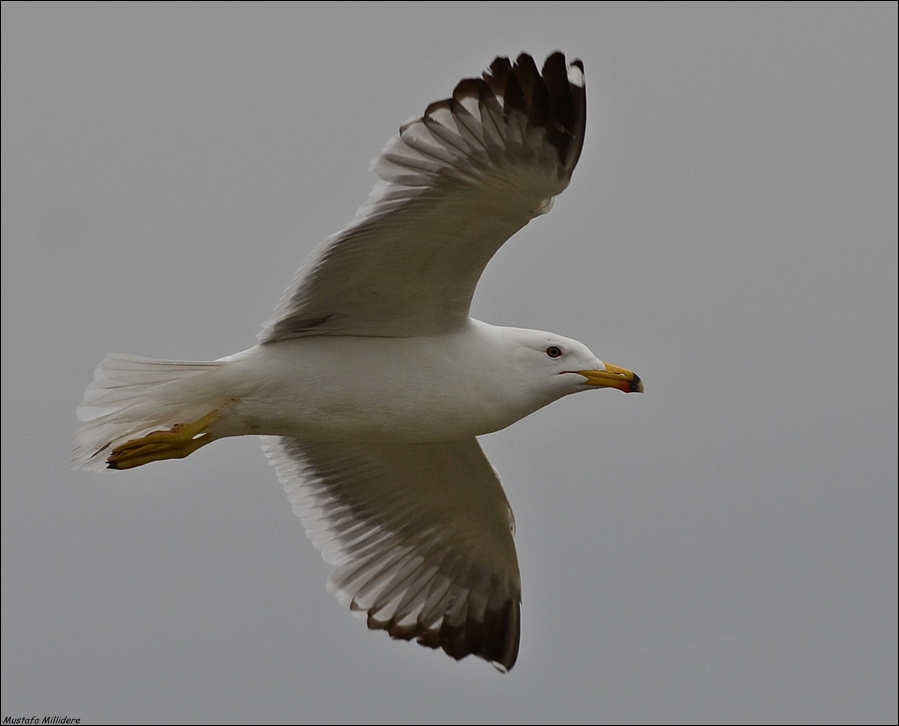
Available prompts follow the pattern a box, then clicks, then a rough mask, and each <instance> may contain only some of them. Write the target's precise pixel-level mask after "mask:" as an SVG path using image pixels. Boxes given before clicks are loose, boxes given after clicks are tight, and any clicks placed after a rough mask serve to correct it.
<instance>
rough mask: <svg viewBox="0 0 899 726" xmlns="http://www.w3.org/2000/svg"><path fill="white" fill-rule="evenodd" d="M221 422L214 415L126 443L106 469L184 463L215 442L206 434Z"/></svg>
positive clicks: (111, 456) (216, 414) (114, 455)
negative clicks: (207, 430) (186, 457)
mask: <svg viewBox="0 0 899 726" xmlns="http://www.w3.org/2000/svg"><path fill="white" fill-rule="evenodd" d="M218 418H219V412H218V411H213V412H212V413H210V414H207V415H206V416H204V417H203V418H201V419H199V420H198V421H194V422H193V423H186V424H175V425H174V426H172V428H170V429H168V430H167V431H153V432H151V433H149V434H147V435H146V436H142V437H141V438H139V439H132V440H131V441H126V442H125V443H124V444H122V445H121V446H118V447H116V448H115V449H113V450H112V453H111V454H110V455H109V458H108V459H107V460H106V465H107V467H108V468H110V469H133V468H134V467H136V466H143V465H144V464H149V463H150V462H151V461H162V460H163V459H183V458H184V457H185V456H190V454H192V453H194V452H195V451H196V450H197V449H199V448H200V447H201V446H204V445H205V444H208V443H209V442H210V441H212V437H211V436H210V435H209V434H208V433H206V429H208V428H209V427H210V426H211V425H212V424H213V423H214V422H215V421H217V420H218Z"/></svg>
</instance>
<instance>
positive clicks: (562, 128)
mask: <svg viewBox="0 0 899 726" xmlns="http://www.w3.org/2000/svg"><path fill="white" fill-rule="evenodd" d="M572 68H573V69H577V74H576V77H575V78H572V75H571V73H570V72H569V71H570V69H572ZM583 74H584V64H583V63H582V62H581V61H580V60H577V59H576V60H573V61H572V62H571V63H570V64H569V63H567V62H566V60H565V55H564V54H563V53H561V52H558V51H556V52H555V53H552V54H551V55H550V56H549V57H548V58H547V59H546V61H545V62H544V64H543V69H542V70H540V69H538V67H537V64H536V63H535V62H534V59H533V57H531V56H530V55H528V54H527V53H522V54H521V55H519V56H518V58H517V59H516V60H515V63H514V64H513V63H512V62H511V61H510V60H509V59H508V58H506V57H503V56H498V57H497V58H495V59H494V60H493V62H492V63H491V64H490V67H489V68H488V69H487V70H486V71H485V72H484V74H483V75H482V76H481V78H465V79H463V80H461V81H460V82H459V83H458V84H456V88H455V89H454V90H453V95H452V99H445V100H442V101H437V102H435V103H432V104H430V105H429V106H428V108H427V109H426V110H425V113H424V117H425V118H427V117H428V116H429V115H431V114H432V113H434V112H435V111H437V110H438V109H445V108H450V109H451V110H453V109H455V107H456V106H455V105H454V103H453V102H454V101H455V102H456V103H457V104H458V103H461V102H462V101H463V100H465V99H468V98H472V99H478V100H479V101H480V102H481V103H496V101H497V100H500V101H501V102H502V113H503V114H504V115H508V114H510V113H512V112H513V111H519V112H521V113H522V114H524V115H525V116H526V117H527V124H528V127H529V128H532V127H537V128H542V129H546V132H547V139H548V140H549V142H550V143H551V144H552V145H553V146H554V147H555V149H556V151H557V152H558V155H559V161H560V163H561V165H562V167H563V168H564V169H565V171H566V173H567V174H568V175H569V176H570V174H571V171H572V170H573V169H574V167H575V165H576V164H577V162H578V159H579V158H580V155H581V149H582V148H583V146H584V129H585V128H586V123H587V95H586V87H585V85H584V84H583V82H582V79H583ZM577 76H579V77H580V79H581V82H578V80H577Z"/></svg>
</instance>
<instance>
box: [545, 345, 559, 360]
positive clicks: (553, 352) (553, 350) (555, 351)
mask: <svg viewBox="0 0 899 726" xmlns="http://www.w3.org/2000/svg"><path fill="white" fill-rule="evenodd" d="M546 355H548V356H549V357H550V358H558V357H560V356H561V355H562V349H561V348H560V347H559V346H558V345H551V346H549V348H547V349H546Z"/></svg>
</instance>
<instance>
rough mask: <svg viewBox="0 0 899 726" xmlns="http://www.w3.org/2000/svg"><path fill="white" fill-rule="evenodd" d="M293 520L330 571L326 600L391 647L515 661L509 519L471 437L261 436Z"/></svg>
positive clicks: (515, 587)
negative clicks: (379, 440)
mask: <svg viewBox="0 0 899 726" xmlns="http://www.w3.org/2000/svg"><path fill="white" fill-rule="evenodd" d="M263 449H264V450H265V453H266V456H268V458H269V460H270V461H271V462H272V464H274V466H275V468H276V470H277V472H278V477H279V478H280V480H281V482H282V484H283V485H284V489H285V490H286V491H287V495H288V498H289V499H290V502H291V503H292V504H293V509H294V512H295V513H296V514H297V515H299V516H300V517H302V519H303V524H304V525H305V527H306V532H307V534H308V536H309V538H310V539H312V541H313V542H314V543H315V545H316V547H318V549H320V550H321V552H322V556H323V557H324V558H325V560H326V561H327V562H329V563H330V564H332V565H337V566H338V567H337V569H336V570H335V571H334V573H333V574H332V575H331V579H330V581H329V583H328V588H329V590H332V591H334V592H336V594H337V599H338V600H339V601H340V602H341V604H343V605H349V606H350V608H351V609H352V610H353V611H354V612H355V613H356V614H357V615H359V616H360V617H363V618H365V619H366V620H367V622H368V627H369V628H372V629H379V630H386V631H387V632H388V633H390V635H391V636H392V637H393V638H401V639H404V640H412V639H416V640H417V641H418V642H419V643H421V644H422V645H426V646H429V647H431V648H437V647H441V648H443V650H445V651H446V652H447V653H448V654H449V655H451V656H453V657H454V658H457V659H458V658H462V657H464V656H466V655H468V654H470V653H474V654H475V655H478V656H480V657H482V658H485V659H486V660H488V661H490V662H492V663H493V664H494V665H495V666H497V667H498V668H500V669H501V670H508V669H509V668H511V667H512V665H513V664H514V663H515V659H516V657H517V656H518V641H519V632H520V629H519V625H520V618H519V615H520V601H521V578H520V575H519V572H518V559H517V557H516V555H515V545H514V543H513V541H512V535H513V530H514V521H513V518H512V511H511V509H510V508H509V503H508V501H507V500H506V496H505V494H504V493H503V490H502V486H501V485H500V482H499V479H498V477H497V475H496V471H495V470H494V469H493V467H492V466H491V465H490V462H489V461H487V458H486V457H485V456H484V453H483V452H482V451H481V447H480V446H479V444H478V442H477V441H476V440H475V439H473V438H472V439H467V440H460V441H444V442H436V443H421V444H366V443H345V442H318V441H315V442H313V441H299V440H297V439H292V438H285V437H275V436H266V437H263Z"/></svg>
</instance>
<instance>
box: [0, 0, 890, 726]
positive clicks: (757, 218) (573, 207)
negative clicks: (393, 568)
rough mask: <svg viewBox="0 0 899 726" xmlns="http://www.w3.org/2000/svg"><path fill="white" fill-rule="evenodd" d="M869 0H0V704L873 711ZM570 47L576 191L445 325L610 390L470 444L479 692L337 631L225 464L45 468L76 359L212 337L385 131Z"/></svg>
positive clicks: (245, 455) (350, 202)
mask: <svg viewBox="0 0 899 726" xmlns="http://www.w3.org/2000/svg"><path fill="white" fill-rule="evenodd" d="M896 23H897V10H896V4H895V3H882V4H870V5H862V4H855V3H853V4H827V5H817V4H802V5H763V4H761V3H752V4H750V5H702V6H696V5H680V4H678V5H652V6H644V5H638V4H635V3H627V4H624V5H620V4H614V3H609V4H606V3H584V4H581V3H530V4H522V3H513V4H504V3H414V4H392V3H386V4H381V3H362V4H358V5H357V4H352V3H351V4H346V5H339V6H332V5H330V4H311V3H310V4H307V3H300V4H295V5H277V6H276V5H258V4H254V5H253V6H252V7H248V6H241V5H237V6H233V5H213V4H207V3H201V4H193V5H184V6H180V5H179V6H177V7H173V6H170V5H165V4H162V5H156V4H153V5H139V6H138V5H131V4H118V5H113V4H101V5H81V4H66V5H55V4H30V3H27V4H26V3H3V15H2V34H3V37H2V46H3V50H2V52H3V77H2V94H3V96H2V100H3V134H2V144H3V146H2V161H3V184H2V204H3V206H2V252H3V259H2V275H3V324H2V334H3V359H2V362H3V375H2V391H3V393H2V395H3V407H2V411H3V440H2V492H3V507H2V513H3V530H2V531H3V632H2V647H3V679H2V685H3V693H2V696H3V702H2V714H0V717H2V716H7V715H8V716H13V717H17V716H32V715H38V716H46V715H51V716H52V715H66V716H69V717H80V718H82V719H83V723H95V722H107V723H111V722H119V721H122V722H126V723H127V722H147V721H159V722H179V721H187V722H208V721H224V722H233V721H273V722H347V721H359V722H378V721H389V722H398V723H402V722H405V723H411V722H422V721H423V722H469V723H473V722H477V723H482V722H487V723H493V722H497V723H498V722H511V721H516V722H575V723H578V722H622V721H623V722H706V723H711V722H719V721H724V722H758V721H761V722H855V723H889V722H895V721H896V719H897V691H896V688H897V687H896V679H897V645H896V637H897V627H896V622H897V621H896V617H897V598H896V588H897V569H896V567H897V547H896V536H897V517H896V505H897V494H896V476H897V472H896V455H897V445H896V442H897V423H896V422H897V408H896V401H897V388H896V365H897V328H896V322H897V316H896V312H897V310H896V291H897V284H896V282H897V281H896V275H897V241H896V240H897V222H896V198H897V182H896V178H897V168H896V158H897V134H896V128H897V111H896V109H897V98H896V88H897V71H896V63H897V61H896V53H897V42H896ZM555 49H560V50H563V51H564V52H566V53H567V54H568V56H569V57H570V58H573V57H579V58H581V59H583V61H584V64H585V66H586V73H587V87H588V93H587V95H588V129H587V140H586V144H585V147H584V153H583V156H582V157H581V161H580V165H579V167H578V169H577V170H576V172H575V174H574V178H573V181H572V184H571V186H570V188H569V189H568V190H567V191H566V193H565V194H563V195H562V196H561V197H560V198H559V199H558V200H557V202H556V205H555V208H554V209H553V211H552V213H551V214H549V215H548V216H545V217H542V218H540V219H538V220H536V221H535V222H533V223H532V224H531V225H529V226H528V228H527V229H525V230H523V231H522V233H520V234H519V235H517V236H516V237H515V238H514V239H513V240H512V241H511V242H510V243H509V244H508V245H506V246H505V247H504V248H503V249H502V250H501V251H500V253H499V254H498V255H497V257H496V258H495V259H494V261H493V263H492V264H491V265H490V267H489V268H488V270H487V272H486V274H485V276H484V278H483V279H482V284H481V287H480V288H479V290H478V294H477V296H476V298H475V304H474V311H473V312H474V315H475V316H476V317H479V318H481V319H483V320H487V321H488V322H492V323H496V324H508V325H517V326H521V327H533V328H542V329H548V330H553V331H556V332H558V333H561V334H564V335H568V336H572V337H575V338H578V339H579V340H582V341H583V342H584V343H586V344H587V345H588V346H590V347H591V348H592V349H593V351H594V352H595V353H596V354H597V355H599V356H600V357H601V358H604V359H606V360H609V361H611V362H613V363H616V364H618V365H622V366H626V367H628V368H632V369H633V370H635V371H637V372H638V373H639V374H640V375H641V376H642V377H643V379H644V380H645V382H646V393H645V394H644V395H643V396H624V395H621V394H618V393H616V392H614V391H608V392H602V393H595V394H586V393H585V394H582V395H578V396H572V397H569V398H567V399H564V400H562V401H559V402H557V403H555V404H553V405H552V406H550V407H548V408H546V409H544V410H542V411H540V412H538V413H537V414H535V415H533V416H531V417H530V418H527V419H525V420H524V421H522V422H520V423H518V424H516V425H515V426H513V427H511V428H510V429H507V430H505V431H502V432H499V433H497V434H493V435H491V436H489V437H486V438H484V439H482V442H483V445H484V447H485V448H486V450H487V452H488V454H489V455H490V457H491V459H492V461H493V463H494V464H495V465H496V466H497V467H498V469H499V470H500V472H501V474H502V477H503V481H504V484H505V487H506V490H507V493H508V496H509V499H510V500H511V502H512V506H513V508H514V510H515V515H516V519H517V523H518V534H517V545H518V552H519V558H520V561H521V570H522V577H523V588H524V591H523V599H524V602H523V612H522V617H523V633H522V644H521V654H520V658H519V661H518V664H517V665H516V667H515V669H514V670H513V671H512V672H511V673H510V674H509V675H507V676H502V675H500V674H498V673H496V672H494V670H493V669H492V668H491V667H490V666H489V665H487V664H486V663H484V662H482V661H479V660H476V659H473V658H469V659H466V660H464V661H462V662H460V663H456V662H454V661H452V660H451V659H450V658H448V657H446V656H445V655H443V654H442V653H439V652H436V653H435V652H432V651H430V650H427V649H424V648H421V647H419V646H416V645H410V644H404V643H403V644H397V643H392V642H390V640H389V638H387V636H386V635H384V634H383V633H369V632H367V631H366V629H365V627H364V625H363V624H361V623H359V622H357V621H356V620H355V619H354V618H353V617H352V616H351V615H350V614H349V612H348V611H345V610H344V609H342V608H341V607H340V606H338V604H337V603H336V601H335V600H334V599H333V598H332V596H331V595H329V594H328V593H327V592H326V591H325V581H326V579H327V576H328V573H329V569H330V568H329V567H328V566H327V565H325V563H324V562H323V561H322V560H321V558H320V556H319V554H318V553H317V552H316V551H315V550H314V548H313V546H312V544H311V543H310V542H309V541H308V540H307V539H306V537H305V534H304V532H303V528H302V526H301V524H300V522H299V520H298V519H297V518H295V517H294V516H293V514H292V513H291V510H290V506H289V505H288V503H287V501H286V498H285V496H284V494H283V492H282V490H281V486H280V484H279V483H278V481H277V478H276V477H275V473H274V471H273V470H271V467H270V466H269V465H268V464H267V463H266V461H265V459H264V457H263V455H262V453H261V451H260V449H259V445H258V442H257V441H256V440H254V439H251V438H246V439H234V440H227V441H223V442H218V443H217V444H215V445H213V446H210V447H207V448H205V449H203V450H201V451H199V452H198V453H197V454H195V455H194V456H192V457H191V458H190V459H188V460H185V461H177V462H163V463H160V464H154V465H152V466H148V467H144V468H142V469H139V470H135V471H132V472H125V473H115V472H110V473H109V474H104V475H101V476H98V475H95V474H85V473H82V472H71V471H69V464H68V458H69V450H70V449H71V446H72V441H71V434H72V432H73V430H74V429H75V427H76V424H77V422H76V420H75V414H74V411H75V407H76V405H77V404H78V402H79V401H80V399H81V394H82V391H83V389H84V387H85V386H86V384H87V383H88V382H89V381H90V377H91V372H92V370H93V367H94V366H95V365H96V363H97V362H98V361H99V360H100V359H101V358H102V357H103V355H104V354H105V353H107V352H109V351H120V352H129V353H135V354H141V355H148V356H154V357H167V358H179V359H198V360H203V359H212V358H218V357H220V356H223V355H228V354H230V353H233V352H236V351H238V350H242V349H244V348H247V347H249V346H250V345H252V344H253V343H254V342H255V334H256V332H257V330H258V329H259V327H260V325H261V323H262V321H263V320H264V319H265V318H266V317H267V316H268V314H269V313H270V312H271V310H272V308H273V307H274V305H275V303H276V302H277V300H278V298H279V296H280V295H281V293H282V291H283V289H284V288H285V287H286V286H287V284H288V282H289V281H290V278H291V276H292V274H293V272H294V269H295V268H296V267H297V266H298V265H299V264H300V263H301V262H302V260H303V258H304V257H305V255H306V254H307V253H308V252H309V251H310V250H311V249H312V248H313V247H314V246H315V245H317V244H318V243H319V242H320V241H322V240H323V239H324V238H325V237H326V236H327V235H329V234H331V233H332V232H335V231H337V230H339V229H341V228H342V227H343V226H344V224H346V222H348V221H349V219H350V218H351V217H352V215H353V213H354V211H355V209H356V207H357V206H359V205H360V204H361V203H362V202H363V201H364V200H365V198H366V196H367V195H368V192H369V190H370V188H371V186H372V184H373V181H374V180H373V177H371V176H370V175H369V174H368V172H367V166H368V162H369V159H370V158H371V157H372V156H373V155H374V154H375V153H376V152H377V151H378V150H379V149H380V148H381V145H382V144H383V143H384V141H386V139H387V138H388V137H389V136H391V135H392V134H393V133H394V132H395V131H396V129H397V127H398V126H399V124H400V123H402V122H403V121H404V120H406V119H407V118H408V117H410V116H412V115H417V114H420V113H421V112H422V111H423V109H424V107H425V106H426V105H427V104H428V103H429V102H430V101H433V100H437V99H440V98H444V97H446V96H448V95H449V93H450V92H451V90H452V88H453V86H454V85H455V84H456V82H457V81H458V80H459V79H460V78H462V77H466V76H472V75H477V74H478V73H480V71H481V70H483V68H485V67H486V66H487V65H488V64H489V63H490V61H491V60H492V59H493V57H494V56H496V55H498V54H504V55H515V54H517V53H518V52H520V51H522V50H526V51H529V52H531V53H533V54H534V55H535V56H536V57H538V58H540V59H542V58H543V57H545V56H546V55H547V54H548V53H549V52H551V51H552V50H555Z"/></svg>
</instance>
